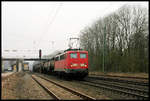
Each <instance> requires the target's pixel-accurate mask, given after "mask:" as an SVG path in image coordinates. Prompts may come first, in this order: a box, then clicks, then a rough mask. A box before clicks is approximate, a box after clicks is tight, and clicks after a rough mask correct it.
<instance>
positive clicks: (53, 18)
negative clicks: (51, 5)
mask: <svg viewBox="0 0 150 101" xmlns="http://www.w3.org/2000/svg"><path fill="white" fill-rule="evenodd" d="M61 6H62V3H60V4H59V6H58V7H57V9H56V12H55V14H54V16H53V17H52V20H51V21H50V23H49V24H48V27H47V28H46V30H44V34H46V33H47V32H48V30H49V28H50V26H51V25H52V23H53V22H54V20H55V18H56V15H57V14H58V12H59V10H60V8H61ZM43 36H46V35H43V34H42V35H41V37H40V39H39V41H38V42H39V44H38V46H39V45H40V44H41V41H42V39H43Z"/></svg>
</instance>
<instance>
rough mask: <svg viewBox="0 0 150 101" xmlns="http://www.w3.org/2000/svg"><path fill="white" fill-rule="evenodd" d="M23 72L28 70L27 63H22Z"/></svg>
mask: <svg viewBox="0 0 150 101" xmlns="http://www.w3.org/2000/svg"><path fill="white" fill-rule="evenodd" d="M23 70H24V71H28V70H29V63H28V62H24V63H23Z"/></svg>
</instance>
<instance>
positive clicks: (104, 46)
mask: <svg viewBox="0 0 150 101" xmlns="http://www.w3.org/2000/svg"><path fill="white" fill-rule="evenodd" d="M105 41H106V26H104V37H103V43H104V44H103V72H105V71H104V70H105V48H106V45H105Z"/></svg>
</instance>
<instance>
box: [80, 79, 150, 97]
mask: <svg viewBox="0 0 150 101" xmlns="http://www.w3.org/2000/svg"><path fill="white" fill-rule="evenodd" d="M124 81H125V80H124ZM81 83H82V84H85V85H90V86H94V87H97V88H102V89H104V90H109V91H112V92H117V93H119V94H121V95H127V96H128V97H131V98H135V99H148V98H149V96H148V95H149V91H148V87H147V86H146V87H145V86H143V85H142V86H141V85H137V83H136V85H135V83H129V84H128V82H119V80H117V79H111V80H110V79H108V80H107V79H106V78H105V79H99V78H98V79H97V78H96V79H95V78H94V79H93V78H90V79H89V78H88V79H85V81H82V82H81ZM139 86H140V87H139Z"/></svg>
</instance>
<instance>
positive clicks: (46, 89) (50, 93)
mask: <svg viewBox="0 0 150 101" xmlns="http://www.w3.org/2000/svg"><path fill="white" fill-rule="evenodd" d="M31 77H32V79H33V80H34V81H36V82H37V83H38V84H39V85H40V86H41V87H42V88H43V89H44V90H45V91H46V92H47V93H48V94H49V95H50V96H52V97H53V98H54V99H56V100H61V99H60V98H59V97H58V96H57V95H56V94H55V93H53V92H52V91H51V90H49V89H48V88H47V87H45V86H44V85H42V84H41V83H40V82H39V81H38V80H37V79H36V78H35V77H33V75H32V76H31Z"/></svg>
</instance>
